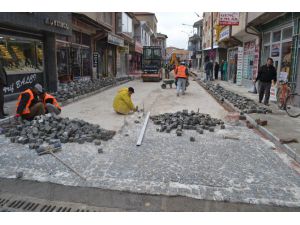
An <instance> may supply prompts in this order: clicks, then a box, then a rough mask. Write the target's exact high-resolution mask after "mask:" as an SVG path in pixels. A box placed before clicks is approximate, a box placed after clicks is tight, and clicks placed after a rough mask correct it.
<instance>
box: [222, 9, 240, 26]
mask: <svg viewBox="0 0 300 225" xmlns="http://www.w3.org/2000/svg"><path fill="white" fill-rule="evenodd" d="M239 17H240V13H238V12H220V13H219V25H221V26H238V25H239Z"/></svg>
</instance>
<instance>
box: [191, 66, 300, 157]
mask: <svg viewBox="0 0 300 225" xmlns="http://www.w3.org/2000/svg"><path fill="white" fill-rule="evenodd" d="M192 72H193V73H194V74H197V76H198V77H199V78H201V79H203V78H204V74H201V73H199V72H196V71H192ZM213 82H214V83H215V84H220V85H221V86H222V87H223V88H225V89H227V90H229V91H232V92H234V93H236V94H238V95H241V96H245V97H247V98H250V99H253V100H254V101H256V102H257V104H260V103H258V94H253V93H250V92H249V89H247V88H246V87H244V86H238V85H236V84H233V83H231V82H227V81H221V80H215V81H213ZM261 105H262V104H261ZM262 106H263V105H262ZM269 108H270V109H271V110H272V113H271V114H256V113H254V114H249V115H248V116H249V117H250V118H252V119H253V120H254V121H255V120H256V119H262V120H267V121H268V125H266V126H264V127H259V128H260V129H259V130H260V131H262V133H264V134H265V135H266V136H268V137H270V138H271V139H272V141H275V142H279V139H286V138H297V139H298V141H299V142H300V117H298V118H292V117H289V116H288V115H287V113H286V112H285V111H282V110H279V109H278V107H277V105H276V104H275V103H274V102H270V106H269ZM282 146H283V147H284V148H285V150H286V152H287V153H288V154H289V155H290V156H291V157H292V158H294V159H295V160H296V161H298V162H300V143H290V144H284V145H282Z"/></svg>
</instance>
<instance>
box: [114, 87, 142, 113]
mask: <svg viewBox="0 0 300 225" xmlns="http://www.w3.org/2000/svg"><path fill="white" fill-rule="evenodd" d="M133 93H134V89H133V88H132V87H129V88H127V87H125V88H121V89H119V91H118V93H117V95H116V96H115V98H114V102H113V108H114V110H115V112H116V113H119V114H123V115H127V114H129V113H130V112H131V111H133V112H136V111H137V110H138V107H137V106H136V107H134V105H133V103H132V100H131V95H132V94H133Z"/></svg>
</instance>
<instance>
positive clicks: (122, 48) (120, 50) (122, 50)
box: [119, 45, 129, 54]
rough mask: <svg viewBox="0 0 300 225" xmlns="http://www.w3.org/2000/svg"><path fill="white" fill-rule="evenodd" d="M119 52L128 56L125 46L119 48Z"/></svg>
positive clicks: (127, 48) (127, 49)
mask: <svg viewBox="0 0 300 225" xmlns="http://www.w3.org/2000/svg"><path fill="white" fill-rule="evenodd" d="M119 52H120V53H125V54H129V46H128V45H125V46H123V47H119Z"/></svg>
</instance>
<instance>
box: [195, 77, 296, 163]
mask: <svg viewBox="0 0 300 225" xmlns="http://www.w3.org/2000/svg"><path fill="white" fill-rule="evenodd" d="M191 73H192V74H193V75H194V76H196V77H197V75H196V74H195V73H194V72H191ZM197 83H198V84H199V85H200V86H201V87H203V88H204V89H205V90H206V91H207V92H208V93H209V94H210V95H211V96H212V97H213V98H214V99H215V100H216V101H217V102H218V103H219V104H220V105H222V106H223V107H224V108H225V109H226V110H228V111H229V112H238V113H240V112H241V111H240V110H239V109H238V108H236V107H235V106H234V105H233V104H232V103H231V102H229V101H228V100H227V99H224V102H221V101H220V100H219V99H217V98H216V97H215V95H214V93H213V92H212V91H210V90H208V89H207V88H206V87H205V85H204V84H203V81H201V80H197ZM225 89H226V88H225ZM244 115H245V116H246V119H247V120H248V121H249V122H250V124H251V125H253V127H255V128H256V129H257V130H258V131H259V132H260V133H261V134H263V135H264V136H265V137H267V138H268V139H270V140H271V141H272V142H273V143H274V144H275V145H276V146H277V147H279V148H281V149H282V150H283V151H285V152H286V153H287V154H288V155H289V156H290V157H291V158H292V159H294V160H295V161H296V162H298V163H300V155H299V154H297V153H296V152H295V150H293V149H292V148H291V147H290V146H288V145H287V144H282V143H281V142H280V140H279V138H278V137H276V136H275V135H274V134H273V133H272V132H270V131H269V130H268V129H266V128H265V127H263V126H260V125H258V124H257V123H256V122H255V119H253V118H252V117H251V116H250V115H249V114H246V113H245V114H244Z"/></svg>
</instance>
